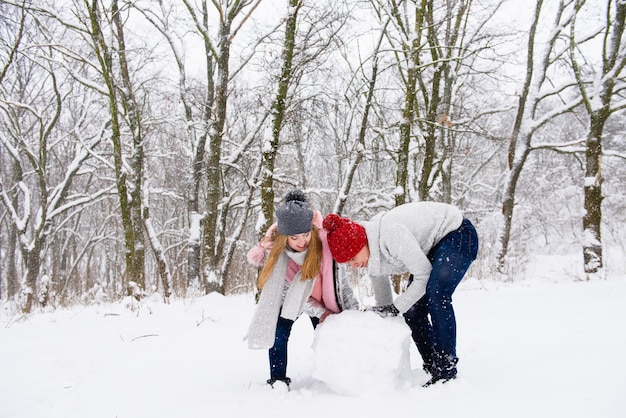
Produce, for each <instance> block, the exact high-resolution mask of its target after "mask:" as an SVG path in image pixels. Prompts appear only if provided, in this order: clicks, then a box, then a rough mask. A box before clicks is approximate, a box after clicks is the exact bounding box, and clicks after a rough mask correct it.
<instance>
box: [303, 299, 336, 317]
mask: <svg viewBox="0 0 626 418" xmlns="http://www.w3.org/2000/svg"><path fill="white" fill-rule="evenodd" d="M303 312H304V313H306V314H307V315H309V316H312V317H315V318H318V319H319V320H320V322H324V319H326V317H328V315H330V314H332V312H331V311H330V310H329V309H326V307H325V306H324V305H323V304H322V303H321V302H320V301H318V300H317V299H315V298H313V297H309V299H308V300H307V301H306V303H305V305H304V309H303Z"/></svg>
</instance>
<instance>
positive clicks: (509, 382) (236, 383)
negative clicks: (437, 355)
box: [0, 269, 626, 418]
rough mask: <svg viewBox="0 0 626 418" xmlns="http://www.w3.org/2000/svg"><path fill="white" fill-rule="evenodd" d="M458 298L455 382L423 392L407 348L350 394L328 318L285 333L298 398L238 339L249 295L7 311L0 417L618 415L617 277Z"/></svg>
mask: <svg viewBox="0 0 626 418" xmlns="http://www.w3.org/2000/svg"><path fill="white" fill-rule="evenodd" d="M543 271H544V272H545V269H544V270H543ZM550 274H554V273H550ZM454 297H455V298H454V306H455V310H456V314H457V323H458V355H459V358H460V361H459V375H458V378H457V379H456V380H454V381H451V382H449V383H446V384H445V385H441V384H438V385H434V386H431V387H428V388H422V387H421V384H422V383H423V382H425V381H426V380H427V375H426V374H424V372H423V371H422V370H421V359H420V358H419V354H418V353H417V350H416V349H415V346H414V345H412V344H411V345H407V347H409V356H410V368H411V370H410V372H409V373H408V374H407V375H406V376H405V380H404V381H403V382H402V384H400V385H399V386H397V387H393V388H391V387H390V388H386V387H384V385H383V384H381V385H379V386H378V387H367V385H368V384H369V385H370V386H371V383H368V382H367V381H362V382H361V383H355V388H354V391H353V392H354V393H352V394H348V395H346V394H342V393H337V392H335V391H333V390H332V389H330V387H329V386H328V385H327V384H325V383H324V382H323V381H320V380H317V379H316V378H315V377H314V376H315V370H314V367H315V366H314V364H315V349H314V347H315V344H314V342H315V338H320V337H319V336H318V334H319V330H320V329H321V328H322V327H323V326H324V325H325V324H322V326H321V327H320V328H318V331H315V332H314V331H313V329H312V327H311V324H310V322H309V321H308V319H306V318H301V319H300V320H298V321H296V323H295V325H294V328H293V331H292V335H291V339H290V346H289V368H288V375H289V376H290V377H291V378H292V380H293V383H292V388H291V391H289V392H287V391H286V390H282V389H280V388H278V389H274V390H272V389H271V388H269V387H268V386H267V385H266V384H265V380H266V379H267V378H268V377H269V376H268V374H269V372H268V364H267V352H266V351H265V350H249V349H248V348H247V345H246V343H245V341H244V337H245V334H246V330H247V326H248V323H249V320H250V318H251V315H252V313H253V310H254V298H253V296H252V295H238V296H226V297H224V296H221V295H217V294H212V295H208V296H205V297H201V298H197V299H193V300H191V299H188V300H180V299H179V300H174V301H172V302H171V303H170V304H169V305H165V304H163V303H161V302H158V301H156V300H149V301H145V302H144V303H142V304H141V305H140V306H138V307H137V309H135V310H131V309H130V308H129V306H128V305H127V303H111V304H101V305H98V306H86V307H75V308H72V309H58V310H56V311H54V312H45V313H36V314H33V315H30V316H28V317H19V316H17V315H15V314H11V313H9V312H8V307H7V306H6V305H5V306H2V309H1V310H0V311H1V312H0V321H1V324H2V326H1V327H0V342H1V343H0V370H1V373H2V378H1V379H0V417H2V418H31V417H32V418H35V417H41V418H44V417H45V418H72V417H76V418H78V417H80V418H85V417H90V418H100V417H108V418H115V417H118V418H131V417H132V418H135V417H153V418H156V417H182V418H195V417H240V416H247V417H273V416H277V415H279V416H286V417H301V418H304V417H321V416H356V417H361V418H363V417H390V416H395V417H402V416H414V417H460V416H463V417H483V418H489V417H494V418H495V417H498V418H500V417H502V416H506V417H509V418H510V417H528V416H555V417H556V416H559V417H569V418H573V417H590V416H595V417H604V418H610V417H615V418H617V417H624V414H625V411H626V398H625V397H624V378H625V377H626V358H625V356H624V353H625V352H626V332H625V331H626V328H625V326H624V320H625V319H626V302H625V301H626V277H624V276H623V275H622V274H620V275H619V276H618V277H609V278H607V280H604V281H597V282H582V281H575V280H572V279H568V278H567V277H565V276H563V277H560V278H557V279H554V276H553V278H552V279H551V280H546V279H545V278H541V277H539V278H535V279H526V280H524V281H521V282H519V283H501V282H494V281H489V280H481V281H478V280H476V279H467V280H465V281H464V282H462V283H461V285H460V286H459V288H458V289H457V291H456V293H455V295H454ZM364 314H365V313H364ZM367 314H370V313H367ZM372 315H373V314H372ZM337 318H339V317H334V318H333V317H331V318H329V321H331V320H336V319H337ZM391 320H392V321H395V322H398V321H401V320H400V318H395V319H391ZM329 323H330V322H329ZM348 325H349V322H348ZM355 326H358V323H355ZM368 332H371V333H377V332H380V336H381V338H380V345H377V344H376V343H374V344H369V345H367V346H359V345H357V344H355V345H354V346H353V347H351V350H352V351H353V353H354V356H355V358H356V359H357V360H358V359H359V358H362V359H363V361H364V362H367V361H372V360H371V359H372V356H373V357H374V358H380V353H381V351H380V350H381V349H382V350H384V349H385V346H384V345H385V344H386V341H385V336H386V335H387V334H385V333H384V332H385V331H384V330H383V328H382V327H378V328H377V326H372V327H371V329H370V330H369V331H368ZM362 364H363V363H362ZM350 367H353V366H346V368H343V370H342V368H338V369H337V371H336V373H337V377H338V378H341V375H342V374H343V375H344V376H345V374H346V373H348V374H350V373H354V372H355V371H354V370H350ZM365 368H367V367H365ZM357 373H358V372H357Z"/></svg>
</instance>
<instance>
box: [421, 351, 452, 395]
mask: <svg viewBox="0 0 626 418" xmlns="http://www.w3.org/2000/svg"><path fill="white" fill-rule="evenodd" d="M458 361H459V359H458V358H457V357H456V356H454V355H451V354H443V353H435V354H434V355H433V364H432V365H429V364H428V365H427V364H424V370H427V369H426V367H431V368H430V370H427V371H428V372H429V373H430V375H431V378H430V380H429V381H428V382H426V383H425V384H424V385H422V387H428V386H430V385H432V384H435V383H437V382H441V383H446V382H448V381H450V380H453V379H455V378H456V364H457V362H458Z"/></svg>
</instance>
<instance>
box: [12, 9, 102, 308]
mask: <svg viewBox="0 0 626 418" xmlns="http://www.w3.org/2000/svg"><path fill="white" fill-rule="evenodd" d="M25 21H26V19H24V20H22V24H24V22H25ZM44 21H45V20H39V22H40V23H42V25H41V26H37V23H35V22H37V20H33V21H31V22H30V23H31V24H33V25H35V26H37V31H38V33H39V34H40V35H43V36H44V37H45V38H44V39H39V40H34V41H35V45H37V42H39V44H40V45H41V46H37V47H34V48H31V51H30V53H28V54H20V58H19V59H15V60H13V61H12V62H11V63H10V64H9V65H8V66H7V67H5V69H4V71H3V73H4V74H5V75H6V74H8V73H9V72H10V73H11V74H12V81H11V82H10V83H5V82H3V83H2V85H3V89H2V97H1V98H0V112H1V113H2V131H3V135H0V143H1V144H2V147H3V149H5V150H6V152H7V158H8V159H9V160H10V162H11V164H10V165H9V167H11V171H10V172H4V170H3V172H2V181H0V200H1V201H2V204H3V206H4V207H5V209H6V210H7V212H8V213H9V214H10V216H11V222H10V227H11V230H12V231H13V233H14V234H15V235H16V237H17V242H18V243H19V244H18V245H19V250H20V253H21V257H22V260H23V263H24V273H23V281H22V285H21V294H22V295H23V297H24V299H23V304H22V310H23V311H24V312H27V313H28V312H30V311H31V309H32V307H33V303H34V302H35V301H36V300H37V301H39V302H40V303H42V304H45V303H47V301H48V300H49V290H50V285H51V283H50V282H49V280H46V279H45V278H49V277H50V276H49V275H48V274H47V273H43V274H42V267H44V260H45V258H46V253H47V244H48V240H49V238H50V236H51V234H53V232H54V228H53V225H54V224H55V223H59V222H61V219H63V217H65V216H67V215H68V213H69V214H71V213H72V210H73V209H75V208H77V207H79V206H80V205H83V204H85V203H87V202H90V201H93V200H95V199H97V198H98V196H102V195H103V194H106V193H107V192H108V191H107V190H105V189H103V190H100V191H98V192H96V193H94V194H88V193H84V192H83V193H73V187H72V186H73V182H74V181H75V180H76V179H77V178H78V177H80V176H81V174H82V173H81V169H82V167H83V165H84V164H85V162H86V161H87V160H88V159H89V158H90V157H91V155H92V153H93V152H94V148H95V147H96V146H97V145H98V144H99V143H100V140H101V139H102V137H103V131H102V130H101V131H99V132H97V133H95V134H94V135H89V134H86V133H85V132H84V131H83V130H82V127H81V126H80V125H76V126H74V127H73V129H74V130H75V132H77V133H79V132H82V133H85V135H82V136H80V137H79V138H77V140H76V141H72V142H69V143H66V142H64V141H63V140H61V138H63V137H64V131H63V130H62V129H61V125H62V124H61V123H60V119H61V117H62V115H63V112H64V110H65V109H64V100H63V98H64V97H65V96H66V95H67V94H68V92H69V91H71V85H62V84H61V83H60V82H59V80H60V79H64V78H65V74H63V72H62V70H61V69H60V68H59V67H58V66H57V65H56V62H57V57H56V56H55V49H54V48H52V47H50V45H53V44H54V41H53V39H58V38H61V39H62V34H60V33H54V32H53V29H52V28H47V27H46V26H45V25H44V24H43V23H44ZM18 81H19V82H18ZM60 156H63V157H66V158H68V161H67V163H66V164H64V165H63V166H62V167H58V166H57V165H56V158H57V157H60ZM7 179H8V183H5V180H7ZM40 278H42V280H41V281H40V280H39V279H40ZM36 297H37V298H38V299H36Z"/></svg>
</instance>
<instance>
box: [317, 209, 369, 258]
mask: <svg viewBox="0 0 626 418" xmlns="http://www.w3.org/2000/svg"><path fill="white" fill-rule="evenodd" d="M322 226H323V227H324V229H325V230H326V231H327V232H328V246H329V247H330V253H331V254H332V255H333V258H334V259H335V260H336V261H337V262H338V263H345V262H346V261H349V260H351V259H352V258H353V257H354V256H355V255H357V254H358V252H359V251H361V250H362V249H363V247H365V246H366V245H367V235H366V234H365V228H363V227H362V226H361V225H359V224H357V223H356V222H352V221H351V220H350V219H348V218H342V217H341V216H339V215H336V214H334V213H331V214H330V215H327V216H326V217H325V218H324V222H323V223H322Z"/></svg>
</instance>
